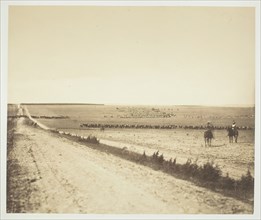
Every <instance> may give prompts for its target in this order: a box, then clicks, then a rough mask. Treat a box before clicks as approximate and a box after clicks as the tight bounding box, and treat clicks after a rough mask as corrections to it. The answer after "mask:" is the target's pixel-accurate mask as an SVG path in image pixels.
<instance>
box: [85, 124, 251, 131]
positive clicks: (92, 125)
mask: <svg viewBox="0 0 261 220" xmlns="http://www.w3.org/2000/svg"><path fill="white" fill-rule="evenodd" d="M208 126H209V125H206V126H204V125H142V124H103V123H84V124H81V125H80V127H81V128H137V129H138V128H139V129H177V128H183V129H199V130H200V129H202V130H205V129H207V128H208ZM211 128H212V129H215V130H225V129H228V128H229V126H214V125H212V124H211ZM237 129H239V130H252V129H253V128H252V127H249V126H241V127H237Z"/></svg>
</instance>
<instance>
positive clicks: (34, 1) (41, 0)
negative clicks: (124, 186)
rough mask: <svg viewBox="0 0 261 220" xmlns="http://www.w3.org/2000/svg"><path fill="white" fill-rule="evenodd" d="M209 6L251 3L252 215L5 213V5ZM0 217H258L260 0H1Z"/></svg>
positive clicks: (235, 5) (6, 58) (237, 5)
mask: <svg viewBox="0 0 261 220" xmlns="http://www.w3.org/2000/svg"><path fill="white" fill-rule="evenodd" d="M14 5H16V6H47V5H48V6H155V7H156V6H195V7H196V6H211V7H220V6H221V7H255V14H256V17H255V22H256V23H255V30H256V33H255V37H256V38H255V44H256V45H255V48H256V52H255V56H256V57H255V58H256V60H255V61H256V62H255V176H254V178H255V195H254V213H253V215H251V214H247V215H238V214H229V215H228V214H226V215H218V214H217V215H216V214H210V215H206V214H204V215H201V214H195V215H191V214H184V215H176V214H166V215H157V214H155V215H147V214H138V215H136V214H135V215H119V214H115V215H107V214H104V215H101V214H99V215H96V214H28V213H26V214H25V213H17V214H11V213H6V189H7V186H6V168H7V164H6V161H7V157H6V154H7V149H6V146H7V103H8V101H7V82H8V81H7V80H8V74H7V73H8V7H9V6H14ZM0 64H1V149H0V153H1V174H0V175H1V219H260V205H261V204H260V158H261V156H260V1H184V0H183V1H97V0H96V1H86V0H81V1H73V0H67V1H57V0H54V1H45V0H31V1H23V0H21V1H11V0H3V1H1V63H0Z"/></svg>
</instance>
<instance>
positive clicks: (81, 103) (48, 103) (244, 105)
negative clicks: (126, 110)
mask: <svg viewBox="0 0 261 220" xmlns="http://www.w3.org/2000/svg"><path fill="white" fill-rule="evenodd" d="M7 104H21V105H135V106H193V107H197V106H198V107H201V106H204V107H255V104H202V105H201V104H137V103H136V104H135V103H88V102H86V103H85V102H71V103H70V102H21V103H14V102H8V103H7Z"/></svg>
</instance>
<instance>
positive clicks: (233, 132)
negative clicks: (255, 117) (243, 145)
mask: <svg viewBox="0 0 261 220" xmlns="http://www.w3.org/2000/svg"><path fill="white" fill-rule="evenodd" d="M227 132H228V139H229V143H233V141H234V139H235V143H237V138H238V129H237V126H236V122H235V121H233V123H232V125H231V126H230V127H228V129H227Z"/></svg>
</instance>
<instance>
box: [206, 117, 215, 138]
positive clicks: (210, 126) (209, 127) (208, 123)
mask: <svg viewBox="0 0 261 220" xmlns="http://www.w3.org/2000/svg"><path fill="white" fill-rule="evenodd" d="M206 129H207V132H208V134H209V135H210V136H212V138H214V135H213V130H214V125H213V124H212V123H211V121H208V122H207V126H206Z"/></svg>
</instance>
